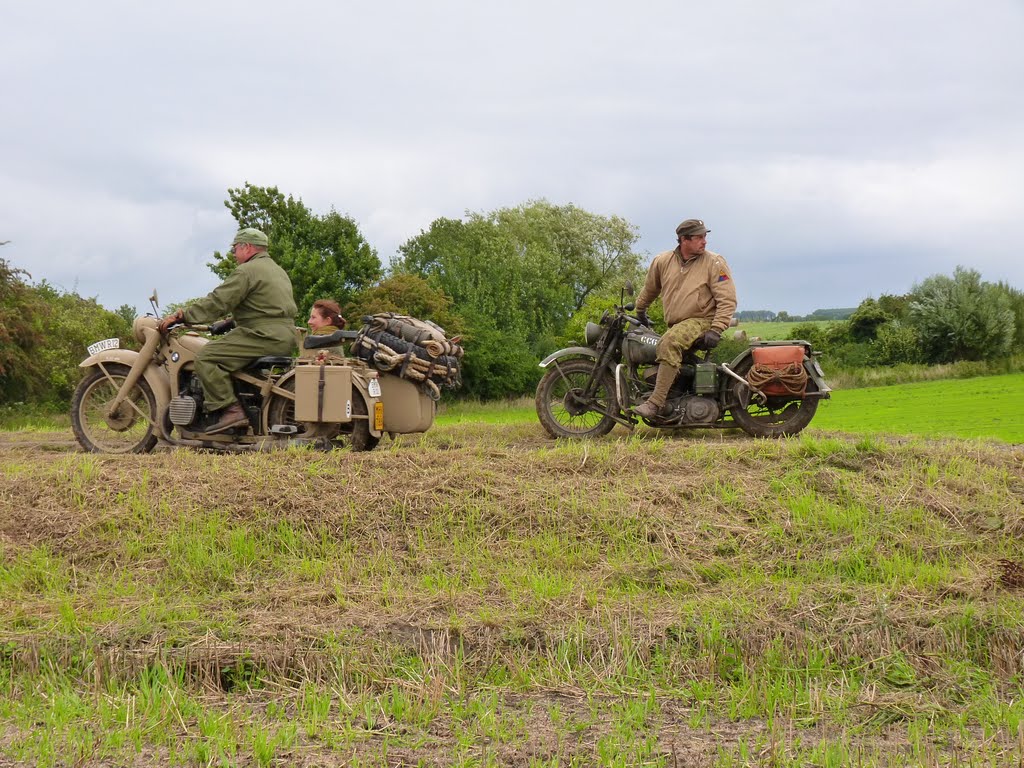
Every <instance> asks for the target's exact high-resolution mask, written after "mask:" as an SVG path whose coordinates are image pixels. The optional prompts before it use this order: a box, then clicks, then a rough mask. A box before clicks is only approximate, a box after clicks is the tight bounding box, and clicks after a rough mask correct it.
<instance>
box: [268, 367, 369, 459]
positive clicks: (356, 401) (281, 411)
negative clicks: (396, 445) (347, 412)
mask: <svg viewBox="0 0 1024 768" xmlns="http://www.w3.org/2000/svg"><path fill="white" fill-rule="evenodd" d="M279 386H280V387H281V389H285V390H287V391H289V392H294V391H295V378H294V377H291V378H288V379H287V380H285V381H282V382H281V383H280V385H279ZM352 415H353V416H359V415H362V416H366V415H367V409H366V402H365V401H364V400H363V396H362V395H361V394H360V392H359V390H357V389H356V388H355V387H353V388H352ZM278 424H284V425H287V426H294V427H296V428H298V431H297V432H296V433H294V434H293V435H291V437H292V438H299V439H303V438H305V439H317V438H319V439H322V440H323V441H324V444H325V446H326V447H328V448H329V447H332V444H333V443H334V442H336V438H338V437H339V434H338V433H339V426H340V437H341V438H342V439H343V440H344V441H345V442H347V443H348V444H349V445H350V446H352V450H353V451H372V450H373V449H374V448H376V447H377V443H379V442H380V438H379V437H374V436H373V435H371V434H370V421H369V419H365V418H364V419H353V420H352V421H351V422H349V423H348V424H341V425H334V424H313V423H310V422H304V421H296V419H295V400H293V399H291V398H288V397H284V396H283V395H271V396H270V405H269V406H268V408H267V425H268V427H273V426H275V425H278Z"/></svg>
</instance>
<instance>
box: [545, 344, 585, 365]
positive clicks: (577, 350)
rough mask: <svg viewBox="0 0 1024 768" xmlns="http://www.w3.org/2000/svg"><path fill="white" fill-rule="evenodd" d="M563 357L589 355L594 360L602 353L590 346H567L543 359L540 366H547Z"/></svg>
mask: <svg viewBox="0 0 1024 768" xmlns="http://www.w3.org/2000/svg"><path fill="white" fill-rule="evenodd" d="M563 357H589V358H591V359H592V360H597V359H598V357H600V355H598V354H597V352H595V351H594V350H592V349H591V348H590V347H566V348H565V349H560V350H558V351H557V352H552V353H551V354H550V355H548V356H547V357H545V358H544V359H543V360H541V361H540V367H541V368H547V367H548V366H549V365H551V364H552V363H553V362H555V360H561V359H562V358H563Z"/></svg>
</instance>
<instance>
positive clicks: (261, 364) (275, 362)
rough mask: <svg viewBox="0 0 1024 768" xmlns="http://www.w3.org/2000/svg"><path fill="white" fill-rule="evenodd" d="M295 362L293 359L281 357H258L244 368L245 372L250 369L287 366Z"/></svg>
mask: <svg viewBox="0 0 1024 768" xmlns="http://www.w3.org/2000/svg"><path fill="white" fill-rule="evenodd" d="M294 362H295V358H294V357H285V356H283V355H268V356H267V357H259V358H256V359H255V360H253V361H252V362H251V363H249V364H248V365H247V366H245V368H246V370H249V369H252V368H275V367H281V366H289V365H291V364H292V363H294Z"/></svg>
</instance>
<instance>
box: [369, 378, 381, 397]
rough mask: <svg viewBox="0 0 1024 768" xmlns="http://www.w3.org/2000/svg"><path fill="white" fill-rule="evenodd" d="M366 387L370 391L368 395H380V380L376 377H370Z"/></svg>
mask: <svg viewBox="0 0 1024 768" xmlns="http://www.w3.org/2000/svg"><path fill="white" fill-rule="evenodd" d="M366 389H367V391H368V392H369V393H370V397H380V382H379V381H377V379H370V383H369V384H367V385H366Z"/></svg>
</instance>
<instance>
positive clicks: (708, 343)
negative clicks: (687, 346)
mask: <svg viewBox="0 0 1024 768" xmlns="http://www.w3.org/2000/svg"><path fill="white" fill-rule="evenodd" d="M721 340H722V334H720V333H719V332H718V331H705V332H704V337H703V338H702V339H701V346H702V347H704V349H714V348H715V347H717V346H718V342H720V341H721Z"/></svg>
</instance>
